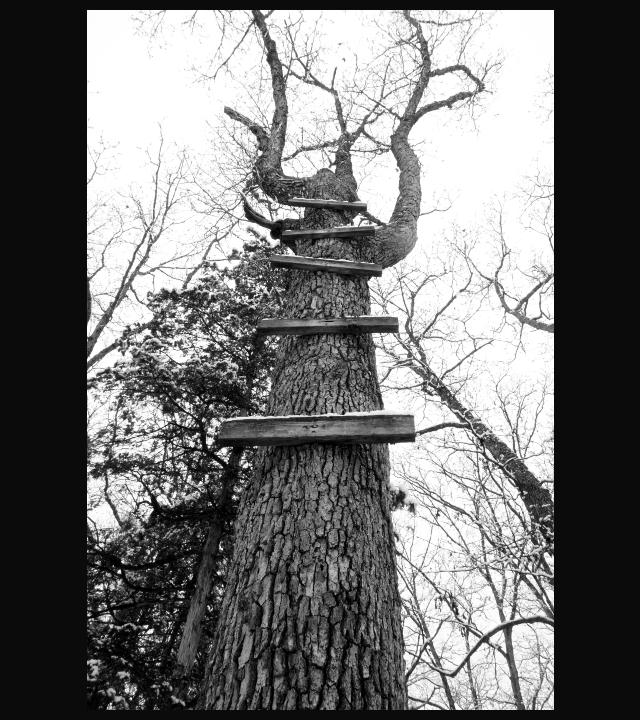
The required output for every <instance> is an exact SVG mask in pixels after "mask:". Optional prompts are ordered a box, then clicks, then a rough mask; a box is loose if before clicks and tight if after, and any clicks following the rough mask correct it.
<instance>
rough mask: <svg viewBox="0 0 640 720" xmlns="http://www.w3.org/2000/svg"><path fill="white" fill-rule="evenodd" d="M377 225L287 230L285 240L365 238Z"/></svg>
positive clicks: (283, 234)
mask: <svg viewBox="0 0 640 720" xmlns="http://www.w3.org/2000/svg"><path fill="white" fill-rule="evenodd" d="M376 227H377V225H359V226H358V227H356V226H355V225H345V226H343V227H332V228H324V229H322V230H285V231H284V232H283V233H282V239H283V240H285V239H286V240H315V239H318V238H333V237H351V238H355V239H363V238H365V237H367V236H369V235H372V234H373V233H374V232H375V231H376Z"/></svg>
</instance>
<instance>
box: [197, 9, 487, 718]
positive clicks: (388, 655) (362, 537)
mask: <svg viewBox="0 0 640 720" xmlns="http://www.w3.org/2000/svg"><path fill="white" fill-rule="evenodd" d="M270 15H271V13H266V14H265V13H262V12H261V11H259V10H253V11H251V15H250V16H249V17H248V18H247V20H248V27H247V28H246V30H245V29H244V28H240V30H241V31H242V30H244V34H243V35H242V39H241V40H240V43H241V42H242V40H243V39H244V37H246V36H247V33H248V32H249V30H251V29H252V28H254V27H255V28H257V31H258V34H259V37H260V39H261V42H262V45H263V47H264V50H265V53H266V60H267V64H268V67H269V72H270V77H271V86H272V94H273V102H274V111H273V117H272V120H271V125H270V128H269V129H268V130H267V129H265V128H264V127H263V126H262V125H261V124H260V123H258V122H256V121H254V120H251V119H250V118H248V117H247V116H246V115H244V114H243V113H240V112H238V111H237V110H234V109H231V108H227V109H226V110H225V112H226V113H227V115H228V116H229V117H230V118H231V119H232V120H234V121H236V122H238V123H240V124H241V125H243V126H244V127H246V128H248V130H249V131H250V132H251V133H252V134H253V136H254V137H255V139H256V140H257V143H258V154H257V157H256V158H255V162H254V163H253V172H252V184H253V188H247V190H252V189H254V188H257V189H259V191H261V192H262V193H264V195H265V196H266V197H267V198H271V199H273V200H277V201H278V202H279V203H281V204H287V203H288V202H289V201H290V200H291V199H292V197H294V196H303V197H312V198H326V199H327V198H334V199H341V200H347V201H353V200H356V199H357V182H356V179H355V176H354V171H353V166H352V153H353V152H355V149H356V145H357V143H358V142H362V141H366V143H368V145H369V147H371V145H373V147H374V148H379V147H380V146H381V143H382V141H380V140H379V139H375V138H374V136H373V135H372V134H371V133H370V132H369V130H370V129H371V126H372V125H373V124H374V123H376V122H377V121H378V120H380V119H381V118H383V117H384V118H385V119H386V120H387V121H389V122H390V123H391V124H392V126H393V127H392V130H391V133H390V142H388V143H386V145H387V147H389V148H390V150H391V152H392V154H393V156H394V158H395V161H396V163H397V166H398V170H399V181H398V186H399V192H398V199H397V201H396V204H395V208H394V211H393V213H392V215H391V218H390V220H389V222H388V223H381V224H380V225H379V226H377V227H376V229H375V235H374V237H373V240H372V241H371V243H368V244H364V243H363V244H361V245H358V244H356V243H354V242H352V241H344V240H341V239H339V238H323V239H320V240H318V241H315V242H310V241H308V240H298V241H296V242H295V243H294V244H293V249H294V251H295V252H296V254H298V255H308V256H313V257H337V258H346V259H350V260H364V261H369V262H376V263H379V264H381V265H382V266H383V267H390V266H392V265H394V264H395V263H397V262H398V261H400V260H401V259H402V258H404V257H405V256H406V255H407V254H408V253H409V252H410V251H411V250H412V248H413V246H414V245H415V242H416V238H417V220H418V217H419V215H420V211H421V185H420V164H419V161H418V158H417V156H416V154H415V152H414V151H413V149H412V148H411V146H410V144H409V132H410V131H411V129H412V128H413V127H414V126H415V124H416V123H417V122H418V120H420V119H421V118H422V117H424V116H425V115H427V114H428V113H431V112H433V111H436V110H439V109H441V108H452V107H454V106H456V105H458V104H461V103H468V102H472V101H473V100H474V99H475V98H476V96H478V94H479V93H481V92H482V91H483V90H484V89H485V75H486V72H487V70H488V68H484V69H483V70H482V71H476V72H473V71H472V70H471V69H469V67H468V65H467V64H465V62H464V53H465V48H466V47H467V45H468V44H469V41H470V39H471V36H472V34H473V29H474V27H475V25H474V23H477V19H478V18H476V17H474V16H473V15H471V16H464V15H462V16H460V15H453V16H448V15H446V16H444V17H443V16H442V15H440V16H438V17H437V18H431V17H427V18H426V19H422V18H418V17H417V16H416V17H414V16H413V15H412V14H411V13H410V12H409V11H403V12H402V13H401V14H398V15H397V16H396V17H395V19H394V21H393V22H392V23H391V25H390V32H392V33H393V34H394V42H393V44H392V46H391V47H388V48H383V53H382V54H383V55H385V57H388V60H387V59H385V63H386V69H385V68H384V64H383V65H382V72H381V73H380V74H379V78H380V82H379V83H378V87H377V88H375V90H376V92H375V93H374V94H375V97H373V98H372V97H371V94H372V92H373V89H372V84H373V83H372V82H371V81H372V80H373V78H375V76H376V75H375V73H376V72H377V71H378V70H379V67H376V66H375V64H373V65H372V66H371V67H370V68H369V75H368V79H369V81H370V82H369V83H368V85H367V87H366V88H363V89H362V90H361V92H360V93H358V94H357V95H358V97H357V101H356V100H354V99H353V98H351V99H350V103H349V109H348V111H346V110H345V107H344V104H343V101H342V98H341V95H340V92H339V90H338V89H337V88H336V86H335V84H334V79H335V73H334V74H333V77H334V79H332V80H331V81H329V80H322V79H320V78H319V75H320V71H319V70H318V69H317V68H316V66H315V62H314V61H315V53H314V52H313V51H312V48H311V47H310V45H309V44H307V45H305V44H304V42H301V41H299V40H298V39H297V29H296V28H295V27H293V26H292V25H291V24H286V23H285V27H284V31H283V30H282V29H281V28H280V29H279V28H277V26H274V25H272V24H270V22H268V20H269V18H270ZM222 17H223V19H224V20H225V22H227V23H229V24H231V23H232V22H233V16H232V15H229V16H227V15H224V14H223V15H222ZM241 17H243V18H244V17H245V16H241ZM276 30H279V32H280V35H281V36H284V37H285V38H287V40H286V41H285V43H286V44H285V46H286V52H287V56H288V58H289V59H288V60H287V61H286V66H283V62H282V60H281V57H280V51H279V48H278V46H277V44H276V42H275V40H274V34H275V32H276ZM455 33H458V40H459V44H458V45H457V46H456V49H457V54H456V55H455V56H454V62H453V63H450V64H446V65H440V66H437V65H436V61H435V58H434V53H436V51H440V50H442V48H445V51H446V49H450V43H451V39H452V38H451V36H452V35H454V34H455ZM445 36H446V37H447V38H448V39H449V43H443V38H444V37H445ZM309 42H310V41H309ZM232 54H233V52H232ZM225 62H226V60H225ZM458 76H459V77H461V78H462V79H463V83H462V86H463V87H462V88H458V89H457V91H456V92H453V93H452V94H449V95H447V96H445V97H443V98H441V99H434V100H432V101H430V102H424V103H423V98H424V97H425V94H426V92H427V90H428V89H430V82H431V80H432V79H433V78H438V77H447V78H448V79H450V78H457V77H458ZM292 78H293V79H297V80H299V82H300V83H303V84H304V85H308V86H310V87H313V88H315V89H316V90H320V91H323V92H324V93H327V94H328V95H329V96H330V97H331V100H332V103H333V110H334V113H335V120H336V123H337V127H338V136H337V138H336V139H335V140H331V141H326V140H325V141H324V142H323V143H322V148H328V147H330V148H332V151H333V152H334V153H335V158H334V162H333V166H334V167H335V169H334V170H333V171H332V170H331V169H329V168H327V167H324V168H321V169H320V170H318V171H317V172H316V173H315V174H313V175H311V176H306V177H298V176H294V175H288V174H286V173H285V172H284V170H283V168H282V163H283V161H284V160H283V151H284V147H285V141H286V139H287V123H288V121H289V109H288V103H287V93H288V83H290V82H292ZM464 81H466V83H467V85H465V84H464ZM356 86H357V84H356ZM407 86H408V87H407ZM358 102H359V103H360V105H358ZM365 103H368V105H367V106H365V107H363V105H364V104H365ZM302 149H303V148H302V146H301V147H299V148H298V150H302ZM313 149H315V150H319V149H321V148H319V147H318V146H316V147H314V148H313ZM248 215H249V217H250V219H251V220H253V221H257V222H261V224H263V225H264V226H266V227H269V228H270V229H271V230H272V232H273V233H275V234H276V235H279V234H280V233H281V232H282V230H283V229H294V228H329V227H331V226H335V225H340V224H344V223H346V222H349V221H351V220H352V219H353V215H354V213H353V212H350V211H345V212H342V211H334V210H328V209H322V210H315V209H314V210H309V211H307V212H306V213H305V216H304V218H303V219H302V220H297V219H295V218H282V219H280V220H277V221H272V220H269V219H268V218H266V217H264V216H261V214H260V213H258V212H257V211H255V210H253V209H252V208H249V211H248ZM285 282H286V283H287V292H286V295H285V305H284V311H285V312H286V314H287V315H288V316H289V317H298V318H301V317H307V318H311V317H316V318H327V317H340V316H352V315H367V314H369V313H370V297H369V289H368V286H367V283H366V281H365V280H363V279H361V278H357V277H346V278H345V277H342V276H335V275H332V274H329V273H326V274H322V273H321V274H319V275H313V274H311V273H308V272H300V273H296V274H293V275H291V276H290V277H288V278H287V279H286V281H285ZM381 408H382V398H381V394H380V389H379V384H378V380H377V376H376V364H375V355H374V345H373V342H372V339H371V338H370V337H369V336H354V335H330V336H327V335H319V336H307V337H289V338H286V339H285V340H284V341H283V342H282V343H281V345H280V347H279V350H278V354H277V357H276V362H275V368H274V371H273V375H272V388H271V392H270V395H269V399H268V402H267V408H266V411H267V414H269V415H287V414H314V413H319V414H322V413H339V414H342V413H345V412H350V411H363V410H364V411H367V410H378V409H381ZM388 484H389V454H388V446H386V445H376V444H367V445H364V444H363V445H355V446H342V445H320V444H308V445H300V446H294V447H273V446H271V447H267V448H265V449H261V450H259V451H258V452H256V455H255V471H254V475H253V478H252V480H251V481H250V482H249V483H248V485H247V487H246V488H245V490H244V492H243V494H242V497H241V500H240V506H239V510H238V520H237V525H236V527H237V533H236V543H235V547H234V553H233V559H232V561H231V563H230V566H229V570H228V574H227V586H226V590H225V594H224V598H223V601H222V607H221V614H220V619H219V622H218V626H217V629H216V632H215V636H214V641H213V646H212V650H211V654H210V658H209V661H208V665H207V672H206V681H205V685H204V688H203V694H202V698H201V701H200V707H201V708H203V709H332V710H334V709H384V710H390V709H404V708H405V707H406V702H407V698H406V687H405V674H404V662H403V643H402V628H401V618H400V597H399V594H398V589H397V577H396V563H395V552H394V542H393V530H392V523H391V508H390V493H389V485H388Z"/></svg>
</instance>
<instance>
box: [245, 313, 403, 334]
mask: <svg viewBox="0 0 640 720" xmlns="http://www.w3.org/2000/svg"><path fill="white" fill-rule="evenodd" d="M399 331H400V328H399V326H398V318H395V317H389V316H384V315H383V316H381V317H372V316H370V315H362V316H359V317H344V318H326V319H322V318H302V319H299V320H298V319H294V318H282V319H279V318H265V319H264V320H260V322H259V323H258V332H259V333H263V334H265V335H318V334H319V333H343V334H346V335H359V334H361V333H374V332H378V333H390V332H391V333H397V332H399Z"/></svg>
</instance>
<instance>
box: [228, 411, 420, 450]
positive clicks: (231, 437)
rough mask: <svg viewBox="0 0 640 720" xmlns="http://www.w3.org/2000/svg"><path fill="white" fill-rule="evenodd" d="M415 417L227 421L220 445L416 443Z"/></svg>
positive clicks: (378, 413)
mask: <svg viewBox="0 0 640 720" xmlns="http://www.w3.org/2000/svg"><path fill="white" fill-rule="evenodd" d="M415 437H416V431H415V425H414V420H413V415H411V414H409V413H396V412H390V411H388V410H382V411H380V410H378V411H372V412H368V413H347V414H346V415H288V416H284V417H250V418H233V419H231V420H224V421H223V422H222V424H221V426H220V432H219V435H218V442H219V444H220V445H223V446H227V445H234V446H241V445H300V444H303V443H345V444H348V445H354V444H356V443H399V442H415Z"/></svg>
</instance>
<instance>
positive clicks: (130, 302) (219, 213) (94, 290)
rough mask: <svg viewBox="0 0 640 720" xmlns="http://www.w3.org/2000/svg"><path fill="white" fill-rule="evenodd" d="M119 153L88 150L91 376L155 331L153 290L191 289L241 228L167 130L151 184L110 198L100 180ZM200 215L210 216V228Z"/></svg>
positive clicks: (99, 147)
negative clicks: (149, 299) (133, 340)
mask: <svg viewBox="0 0 640 720" xmlns="http://www.w3.org/2000/svg"><path fill="white" fill-rule="evenodd" d="M114 153H115V148H114V147H111V146H109V145H107V144H106V143H105V142H104V141H102V140H100V141H97V142H96V143H95V144H94V145H93V147H91V146H90V147H88V148H87V154H88V178H87V187H88V189H89V205H88V207H89V209H88V213H87V221H88V227H87V330H88V336H87V371H91V372H93V371H95V370H96V369H97V368H98V367H101V366H102V365H104V362H103V361H104V359H105V358H107V357H108V356H110V355H111V354H112V353H114V352H115V351H117V349H118V347H120V346H121V345H122V343H123V342H126V340H127V338H129V337H131V336H134V335H136V334H138V333H141V332H144V331H145V330H146V329H147V327H148V320H149V316H148V313H145V312H144V311H145V308H146V295H147V293H148V292H154V291H155V290H156V289H157V287H158V286H160V287H162V286H164V285H169V286H174V287H187V286H188V285H189V283H190V282H192V280H193V279H194V277H196V276H197V274H198V272H200V271H201V270H202V269H203V267H204V264H205V263H206V262H207V261H210V260H212V259H214V258H212V257H211V252H212V250H213V249H214V247H215V248H216V249H217V250H218V251H219V253H220V255H221V256H222V257H218V258H216V259H223V258H226V253H224V252H222V248H221V242H222V241H223V240H224V238H226V237H227V236H228V235H229V233H230V232H231V231H232V230H233V229H234V228H235V227H236V225H237V223H238V218H237V217H236V216H234V215H233V213H230V212H229V209H228V205H227V203H226V198H225V199H220V200H218V201H217V202H212V201H211V197H210V196H207V195H206V194H205V193H203V191H202V190H201V188H200V185H199V183H200V179H199V175H200V172H201V171H200V168H198V167H197V165H195V163H193V162H192V161H191V160H190V159H189V157H188V155H187V153H186V151H184V150H182V151H180V152H177V153H175V155H174V156H171V154H170V151H169V150H168V149H167V147H165V141H164V137H163V134H162V130H161V129H160V138H159V141H158V146H157V149H156V150H155V152H152V151H149V150H147V151H146V162H147V166H148V171H149V176H148V177H149V180H148V183H147V184H143V185H142V186H141V187H135V186H133V187H130V188H129V189H128V190H126V191H117V192H114V191H113V190H112V191H110V192H108V193H106V192H105V190H104V188H103V186H102V185H101V184H100V182H99V181H100V178H101V176H105V177H106V178H108V177H109V176H110V174H111V173H112V172H114V167H113V163H115V158H114V157H112V156H113V155H114ZM103 179H104V178H103ZM198 216H201V217H204V218H206V226H205V227H204V228H203V227H201V225H202V223H201V222H200V223H199V222H198V220H197V219H198ZM141 310H142V311H143V312H142V313H141ZM145 315H146V317H145Z"/></svg>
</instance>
